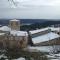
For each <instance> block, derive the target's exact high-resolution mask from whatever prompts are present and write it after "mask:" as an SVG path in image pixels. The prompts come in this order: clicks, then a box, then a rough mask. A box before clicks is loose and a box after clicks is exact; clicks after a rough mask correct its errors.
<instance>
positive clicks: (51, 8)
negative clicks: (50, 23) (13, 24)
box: [0, 0, 60, 19]
mask: <svg viewBox="0 0 60 60" xmlns="http://www.w3.org/2000/svg"><path fill="white" fill-rule="evenodd" d="M13 1H14V2H12V0H0V19H4V18H6V19H10V18H12V19H14V18H16V19H18V18H20V19H60V0H13Z"/></svg>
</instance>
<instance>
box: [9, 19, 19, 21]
mask: <svg viewBox="0 0 60 60" xmlns="http://www.w3.org/2000/svg"><path fill="white" fill-rule="evenodd" d="M10 21H19V20H17V19H13V20H10Z"/></svg>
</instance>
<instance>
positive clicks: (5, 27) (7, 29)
mask: <svg viewBox="0 0 60 60" xmlns="http://www.w3.org/2000/svg"><path fill="white" fill-rule="evenodd" d="M0 30H1V31H10V28H9V27H8V26H2V27H0Z"/></svg>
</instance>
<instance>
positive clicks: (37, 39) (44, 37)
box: [32, 32, 59, 44]
mask: <svg viewBox="0 0 60 60" xmlns="http://www.w3.org/2000/svg"><path fill="white" fill-rule="evenodd" d="M58 37H59V35H58V34H55V33H53V32H50V33H47V34H44V35H41V36H38V37H34V38H32V41H33V43H34V44H36V43H40V42H45V41H49V40H52V39H55V38H58Z"/></svg>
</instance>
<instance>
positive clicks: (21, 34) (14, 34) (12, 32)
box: [10, 30, 27, 36]
mask: <svg viewBox="0 0 60 60" xmlns="http://www.w3.org/2000/svg"><path fill="white" fill-rule="evenodd" d="M10 33H11V34H12V35H13V36H27V32H26V31H16V30H12V31H10Z"/></svg>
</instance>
